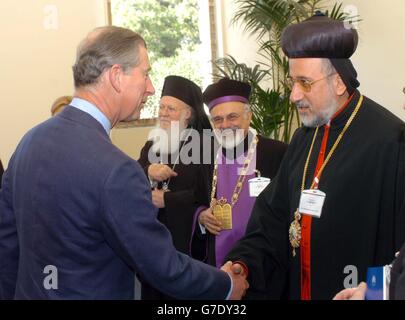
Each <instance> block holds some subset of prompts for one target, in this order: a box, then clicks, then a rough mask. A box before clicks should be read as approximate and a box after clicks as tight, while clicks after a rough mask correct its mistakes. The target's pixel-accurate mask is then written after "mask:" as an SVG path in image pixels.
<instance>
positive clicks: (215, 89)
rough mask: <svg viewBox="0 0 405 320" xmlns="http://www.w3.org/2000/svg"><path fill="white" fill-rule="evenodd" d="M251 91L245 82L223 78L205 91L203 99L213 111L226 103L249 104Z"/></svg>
mask: <svg viewBox="0 0 405 320" xmlns="http://www.w3.org/2000/svg"><path fill="white" fill-rule="evenodd" d="M250 91H251V88H250V85H249V84H247V83H245V82H241V81H237V80H231V79H229V78H222V79H221V80H219V81H218V82H216V83H213V84H211V85H209V86H208V87H207V88H206V89H205V91H204V93H203V99H204V103H205V104H206V105H207V106H208V109H209V110H210V111H211V109H212V108H213V107H215V106H216V105H218V104H220V103H224V102H231V101H239V102H243V103H249V96H250Z"/></svg>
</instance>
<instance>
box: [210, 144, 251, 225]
mask: <svg viewBox="0 0 405 320" xmlns="http://www.w3.org/2000/svg"><path fill="white" fill-rule="evenodd" d="M258 141H259V139H258V137H257V136H255V137H254V139H253V141H252V142H251V144H250V146H249V151H248V154H247V156H246V160H245V161H244V163H243V167H242V169H241V171H240V174H239V176H238V180H237V182H236V184H235V188H234V191H233V194H232V199H231V203H230V204H229V203H228V200H227V199H225V198H224V197H221V198H220V199H219V200H217V199H216V198H215V193H216V189H217V182H218V157H219V154H220V152H221V149H220V150H219V151H218V154H217V160H216V161H215V166H214V174H213V177H212V190H211V208H212V211H213V214H214V216H215V217H216V218H217V219H219V220H220V221H221V223H222V228H223V229H232V208H233V207H234V205H235V204H236V202H238V200H239V195H240V193H241V191H242V188H243V184H244V182H245V180H246V175H247V172H248V169H249V165H250V163H251V162H252V158H253V155H254V152H255V150H256V146H257V142H258Z"/></svg>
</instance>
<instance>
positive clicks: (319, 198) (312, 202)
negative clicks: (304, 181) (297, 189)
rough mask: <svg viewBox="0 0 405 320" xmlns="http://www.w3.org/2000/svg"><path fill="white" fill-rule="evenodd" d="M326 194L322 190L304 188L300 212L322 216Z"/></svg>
mask: <svg viewBox="0 0 405 320" xmlns="http://www.w3.org/2000/svg"><path fill="white" fill-rule="evenodd" d="M325 198H326V194H325V192H322V191H320V190H316V189H312V190H304V191H302V193H301V198H300V207H299V212H300V213H303V214H307V215H310V216H313V217H317V218H320V217H321V213H322V207H323V203H324V202H325Z"/></svg>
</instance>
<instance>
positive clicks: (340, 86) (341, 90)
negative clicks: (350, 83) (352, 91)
mask: <svg viewBox="0 0 405 320" xmlns="http://www.w3.org/2000/svg"><path fill="white" fill-rule="evenodd" d="M335 89H336V94H337V95H338V96H343V95H344V94H345V93H346V92H347V87H346V85H345V83H344V82H343V80H342V78H341V77H340V75H338V76H337V77H336V79H335Z"/></svg>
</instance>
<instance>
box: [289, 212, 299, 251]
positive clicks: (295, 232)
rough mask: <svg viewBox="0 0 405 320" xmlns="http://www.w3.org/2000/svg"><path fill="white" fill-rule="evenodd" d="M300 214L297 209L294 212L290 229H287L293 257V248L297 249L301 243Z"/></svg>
mask: <svg viewBox="0 0 405 320" xmlns="http://www.w3.org/2000/svg"><path fill="white" fill-rule="evenodd" d="M300 220H301V214H300V213H299V212H298V209H297V211H295V213H294V220H293V222H291V225H290V230H289V238H290V244H291V247H292V249H293V250H292V255H293V257H295V255H296V253H295V249H298V248H299V247H300V243H301V224H300Z"/></svg>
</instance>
